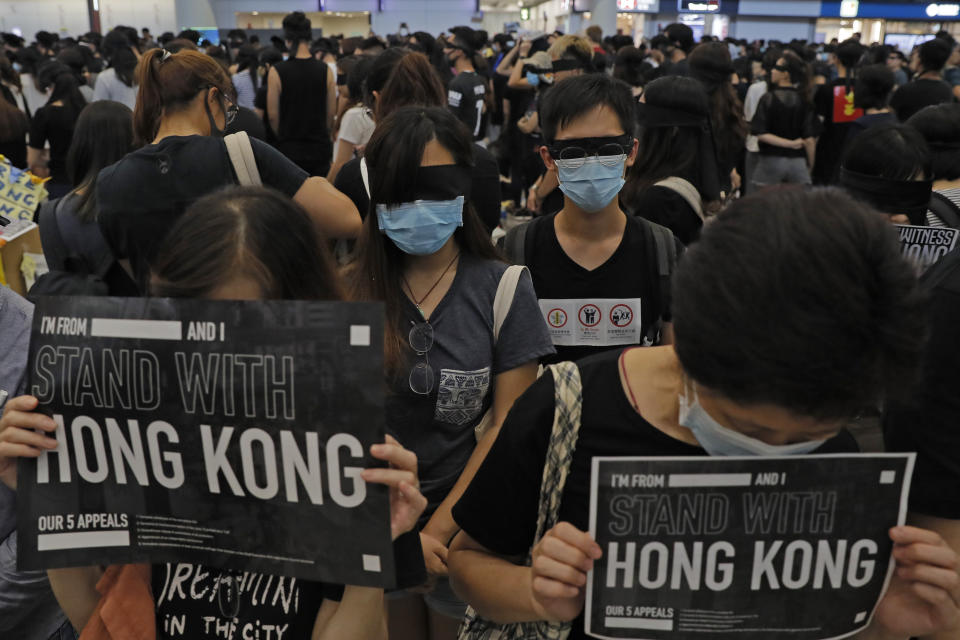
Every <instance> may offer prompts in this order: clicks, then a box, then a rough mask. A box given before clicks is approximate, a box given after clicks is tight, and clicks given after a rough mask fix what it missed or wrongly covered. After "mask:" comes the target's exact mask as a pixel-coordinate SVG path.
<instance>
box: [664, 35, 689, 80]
mask: <svg viewBox="0 0 960 640" xmlns="http://www.w3.org/2000/svg"><path fill="white" fill-rule="evenodd" d="M663 35H664V36H665V37H666V38H667V41H666V42H665V43H664V44H663V48H662V50H663V54H664V62H663V73H664V75H668V76H685V75H688V74H689V73H690V66H689V64H688V63H687V56H688V55H689V54H690V52H691V51H693V47H694V44H695V43H694V41H693V29H691V28H690V27H688V26H687V25H685V24H682V23H679V22H674V23H673V24H668V25H667V28H666V29H664V30H663Z"/></svg>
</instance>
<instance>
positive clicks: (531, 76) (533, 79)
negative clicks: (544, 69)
mask: <svg viewBox="0 0 960 640" xmlns="http://www.w3.org/2000/svg"><path fill="white" fill-rule="evenodd" d="M527 82H529V83H530V86H533V87H535V86H537V85H538V84H540V76H539V75H538V74H536V73H534V72H533V71H527Z"/></svg>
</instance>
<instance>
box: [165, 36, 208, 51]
mask: <svg viewBox="0 0 960 640" xmlns="http://www.w3.org/2000/svg"><path fill="white" fill-rule="evenodd" d="M163 48H164V49H165V50H166V51H169V52H170V53H180V52H181V51H199V50H200V49H199V48H198V47H197V45H195V44H194V43H193V40H187V39H186V38H177V39H175V40H171V41H170V42H168V43H167V44H165V45H164V46H163Z"/></svg>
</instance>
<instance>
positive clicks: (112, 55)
mask: <svg viewBox="0 0 960 640" xmlns="http://www.w3.org/2000/svg"><path fill="white" fill-rule="evenodd" d="M132 46H133V43H132V42H130V38H129V37H127V34H126V32H125V31H123V30H121V29H114V30H113V31H111V32H110V33H108V34H107V35H106V36H104V38H103V48H102V51H103V56H104V57H105V58H106V59H107V60H109V62H110V67H111V68H112V69H113V70H114V73H116V74H117V78H118V79H119V80H120V81H121V82H122V83H123V84H125V85H127V86H128V87H132V86H133V82H134V71H135V69H136V68H137V56H136V54H134V53H133V51H132V50H131V49H130V47H132Z"/></svg>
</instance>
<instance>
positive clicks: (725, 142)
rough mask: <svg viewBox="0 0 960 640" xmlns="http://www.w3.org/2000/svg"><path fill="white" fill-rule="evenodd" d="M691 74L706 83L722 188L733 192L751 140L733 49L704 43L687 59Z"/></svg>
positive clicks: (724, 44)
mask: <svg viewBox="0 0 960 640" xmlns="http://www.w3.org/2000/svg"><path fill="white" fill-rule="evenodd" d="M687 60H688V62H689V64H690V75H691V76H692V77H693V78H694V79H696V80H699V81H700V83H701V84H703V88H704V89H705V90H706V92H707V97H708V98H709V99H710V124H711V126H712V128H713V140H714V143H715V144H716V148H717V165H718V170H719V172H720V183H721V188H722V190H723V191H725V192H726V193H730V192H731V191H732V190H733V189H732V187H733V186H734V185H736V184H737V183H739V181H740V176H739V175H734V171H735V170H736V168H737V166H738V164H739V163H740V158H741V155H742V154H743V149H744V147H743V145H744V142H745V141H746V139H747V123H746V121H745V120H744V119H743V103H742V102H741V101H740V98H739V96H737V90H736V89H735V88H734V86H733V79H732V77H733V74H734V67H733V61H732V60H731V59H730V49H729V48H728V47H727V45H726V43H723V42H707V43H704V44H701V45H700V46H698V47H697V48H696V49H694V50H693V52H692V53H691V54H690V57H689V58H688V59H687Z"/></svg>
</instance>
